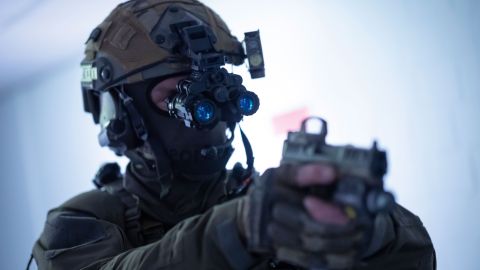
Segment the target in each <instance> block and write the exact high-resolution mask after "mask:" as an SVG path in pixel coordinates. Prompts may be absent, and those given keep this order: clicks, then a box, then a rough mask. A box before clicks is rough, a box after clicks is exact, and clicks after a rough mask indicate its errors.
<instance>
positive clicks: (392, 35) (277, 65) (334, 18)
mask: <svg viewBox="0 0 480 270" xmlns="http://www.w3.org/2000/svg"><path fill="white" fill-rule="evenodd" d="M47 3H49V2H48V1H47ZM50 3H51V2H50ZM82 3H83V2H82ZM85 3H86V4H80V3H75V5H92V4H93V3H95V1H91V2H88V1H85ZM207 3H209V4H210V5H211V6H212V7H213V8H214V9H215V10H216V11H217V12H218V13H220V14H222V16H223V18H225V20H226V21H227V23H229V25H230V28H231V29H232V30H233V31H234V33H235V34H237V36H239V37H240V36H243V32H244V31H249V30H256V29H260V30H261V35H262V42H263V45H264V53H265V58H266V64H267V77H266V78H264V79H260V80H256V81H250V80H247V87H248V88H249V89H252V90H255V91H256V92H257V93H258V94H259V96H260V98H261V104H262V105H261V109H260V111H259V112H258V113H257V114H256V115H255V116H253V117H249V118H247V119H246V120H245V122H244V123H243V124H242V125H243V126H244V129H245V130H246V132H247V134H248V135H249V138H250V140H251V141H252V144H253V147H254V150H255V156H256V164H257V167H258V168H259V169H260V170H264V169H265V168H267V167H269V166H275V165H276V164H278V160H279V158H280V153H281V143H282V140H283V139H284V135H278V134H275V133H274V132H273V130H274V126H273V124H272V118H273V117H275V116H278V115H280V114H282V113H285V112H289V111H292V110H295V109H298V108H306V109H307V110H308V111H309V112H310V113H312V114H317V115H321V116H324V117H325V118H326V119H327V120H328V121H329V132H330V134H329V137H328V138H329V140H330V142H331V143H336V144H345V143H353V144H357V145H359V146H369V145H370V144H371V142H372V140H373V139H378V140H379V142H380V145H381V146H382V147H384V148H386V149H387V151H388V154H389V162H390V171H389V174H388V177H387V179H386V181H387V186H388V187H389V188H390V189H392V190H393V191H394V193H395V194H396V195H397V199H398V201H399V202H400V203H402V204H403V205H405V206H406V207H408V208H409V209H411V210H412V211H413V212H415V213H416V214H418V215H419V216H420V217H421V218H422V220H423V221H424V223H425V225H426V227H427V229H428V230H429V232H430V234H431V236H432V238H433V241H434V244H435V247H436V249H437V255H438V264H439V269H472V270H473V269H477V267H476V261H475V256H476V255H478V252H479V250H480V231H479V230H478V228H479V227H480V214H479V213H480V195H479V189H480V187H479V185H480V182H479V180H480V179H479V177H480V171H479V170H480V141H479V139H478V135H479V134H480V121H478V119H477V117H478V116H479V115H480V28H479V25H480V2H478V1H474V0H472V1H448V0H435V1H434V0H428V1H427V0H425V1H421V2H420V1H407V0H405V1H401V0H396V1H369V2H365V1H314V0H310V1H307V0H304V1H262V2H260V1H246V0H244V1H235V2H233V1H228V2H227V1H220V0H214V1H208V2H207ZM71 4H72V5H70V7H68V5H66V7H65V9H68V8H70V9H72V10H75V8H76V7H75V6H74V5H73V2H72V3H71ZM78 8H79V7H77V9H78ZM92 10H93V9H92ZM92 12H93V11H92ZM102 12H103V11H102ZM102 14H103V15H102ZM102 14H97V15H95V16H97V17H99V18H101V17H104V15H106V14H104V12H103V13H102ZM83 23H85V24H86V26H85V28H88V29H91V28H93V27H94V25H95V24H96V23H97V21H85V22H83ZM38 24H39V27H40V26H41V22H38ZM3 37H4V36H3ZM0 38H2V35H1V34H0ZM57 38H58V39H59V40H61V39H62V36H58V37H57ZM83 39H84V37H83V36H82V40H83ZM0 41H1V40H0ZM0 44H2V43H0ZM1 46H2V45H0V51H2V50H1V49H3V48H2V47H1ZM32 46H34V44H32ZM65 50H69V51H72V52H73V51H76V52H77V54H75V55H74V56H69V55H72V54H71V53H63V54H62V53H59V54H60V55H63V56H62V57H63V58H61V59H56V60H55V61H54V62H55V63H58V64H55V65H54V67H53V68H49V69H48V70H47V71H44V72H42V73H38V72H37V73H35V74H34V75H32V74H27V75H28V76H27V75H24V77H23V79H22V80H20V81H17V83H15V84H9V85H0V89H2V90H6V91H2V94H0V124H1V125H0V126H1V129H0V131H1V132H0V134H1V135H0V136H1V137H0V149H2V151H0V169H1V170H0V171H1V172H2V173H3V177H4V179H5V180H3V181H2V182H1V183H2V188H1V191H0V192H1V194H0V202H1V204H0V205H1V214H2V216H3V217H2V218H1V219H0V224H1V228H2V230H1V232H0V238H2V239H4V241H3V244H1V245H0V246H1V249H0V254H1V255H0V265H1V266H2V267H1V268H2V269H20V268H23V267H24V263H25V262H26V260H27V257H28V254H29V250H30V247H31V245H32V243H33V241H34V240H35V238H36V237H37V236H38V234H39V233H40V231H41V228H42V226H43V221H44V218H45V214H46V211H47V209H49V208H52V207H54V206H56V205H58V204H59V203H61V202H62V201H64V200H65V199H67V198H68V197H70V196H72V195H74V194H76V193H78V192H80V191H83V190H87V189H89V188H91V187H92V185H91V184H90V179H91V178H92V177H93V174H94V173H95V172H96V168H97V167H98V165H99V164H100V163H101V162H103V161H110V160H112V159H113V158H114V156H113V155H112V154H111V153H109V152H108V150H106V149H101V148H99V147H98V146H97V142H96V135H97V133H98V128H97V127H95V126H93V124H92V123H93V122H92V121H91V118H90V116H89V115H86V114H84V113H83V112H82V106H81V95H80V89H79V84H78V81H79V74H80V73H79V70H78V63H79V61H80V59H81V50H82V46H81V44H78V47H69V48H65ZM39 61H40V60H39ZM40 64H41V65H44V66H48V65H49V64H48V63H46V62H44V63H40ZM50 66H52V65H51V64H50ZM9 68H10V69H11V68H15V67H11V66H9V67H6V66H1V67H0V71H2V72H3V70H4V69H9ZM16 70H17V71H18V72H21V71H22V69H21V68H18V67H17V69H16ZM235 71H238V72H240V71H242V69H241V68H235ZM242 74H246V73H242ZM245 78H248V75H246V76H245ZM243 158H244V157H243V150H242V146H241V144H240V143H238V145H237V153H236V156H234V159H235V160H238V159H240V160H243Z"/></svg>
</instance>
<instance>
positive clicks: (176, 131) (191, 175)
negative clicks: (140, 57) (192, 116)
mask: <svg viewBox="0 0 480 270" xmlns="http://www.w3.org/2000/svg"><path fill="white" fill-rule="evenodd" d="M156 83H158V81H156V82H141V83H137V84H132V85H129V86H127V87H126V88H125V92H126V94H127V95H128V96H130V97H131V98H132V99H133V102H134V105H135V107H136V109H137V111H138V112H139V114H140V115H141V117H142V119H143V121H144V124H145V126H146V129H147V132H148V139H147V141H146V143H145V145H144V146H143V147H141V148H139V149H137V151H141V152H142V154H143V157H144V158H146V159H149V160H151V161H153V162H155V164H156V170H157V175H158V176H162V175H167V174H174V175H179V176H183V177H182V178H187V179H191V180H201V179H203V178H211V177H210V176H211V175H213V174H217V173H218V172H221V171H222V170H223V169H224V168H225V165H226V163H227V161H228V159H229V158H230V156H231V154H232V152H233V148H232V147H231V138H227V136H226V130H227V125H226V123H224V122H220V123H218V124H217V125H216V126H215V127H213V128H212V129H211V130H196V129H192V128H188V127H185V125H184V123H183V122H182V121H181V120H178V119H174V118H171V117H169V116H168V114H167V113H166V112H164V111H162V110H160V109H159V108H158V107H157V106H155V104H154V103H153V101H152V100H151V93H150V91H151V90H152V88H153V86H154V85H155V84H156Z"/></svg>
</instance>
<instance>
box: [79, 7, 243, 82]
mask: <svg viewBox="0 0 480 270" xmlns="http://www.w3.org/2000/svg"><path fill="white" fill-rule="evenodd" d="M188 24H199V25H206V26H208V29H209V30H210V31H212V34H213V36H214V38H215V40H214V41H213V46H214V47H215V49H216V50H217V51H219V52H223V53H225V54H226V55H227V56H229V57H228V59H227V62H229V63H232V64H235V65H239V64H242V63H243V60H244V58H245V56H244V52H243V48H242V45H241V43H240V42H239V41H238V40H237V38H236V37H234V36H232V35H231V33H230V30H229V29H228V27H227V25H226V24H225V23H224V22H223V20H222V19H221V18H220V17H219V16H218V15H217V14H216V13H215V12H214V11H212V10H211V9H210V8H208V7H206V6H205V5H203V4H202V3H200V2H198V1H195V0H189V1H162V0H148V1H147V0H145V1H129V2H126V3H123V4H120V5H118V6H117V8H115V9H114V10H113V11H112V12H111V14H110V15H109V16H108V17H107V18H106V19H105V20H104V21H103V22H102V23H101V24H100V25H99V26H98V27H96V28H95V29H94V30H93V31H92V33H91V34H90V37H89V38H88V40H87V42H86V48H85V58H84V59H83V61H82V63H81V65H82V68H83V77H82V87H84V88H86V89H92V90H95V91H102V90H105V89H108V88H109V87H112V86H116V85H120V84H125V83H135V82H139V81H144V80H147V79H150V78H154V77H160V76H165V75H170V74H174V73H179V72H185V71H189V70H190V68H191V63H190V61H189V59H187V58H185V57H184V56H182V55H180V54H179V49H180V48H179V47H180V46H181V44H180V43H181V40H180V39H179V37H178V31H179V29H181V28H182V27H185V26H186V25H188Z"/></svg>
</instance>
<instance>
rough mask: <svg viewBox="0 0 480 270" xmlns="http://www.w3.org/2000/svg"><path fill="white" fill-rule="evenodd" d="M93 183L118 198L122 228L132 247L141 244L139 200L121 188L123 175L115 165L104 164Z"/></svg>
mask: <svg viewBox="0 0 480 270" xmlns="http://www.w3.org/2000/svg"><path fill="white" fill-rule="evenodd" d="M93 183H94V184H95V186H97V188H98V189H100V190H102V191H104V192H105V193H108V194H110V195H113V196H115V197H117V198H119V199H120V200H121V201H122V203H123V205H124V206H125V209H124V215H123V216H124V225H125V226H124V228H125V232H126V233H127V236H128V238H129V240H130V242H131V243H132V244H133V245H134V246H139V245H141V244H142V243H143V234H142V226H141V224H140V214H141V213H140V200H139V198H138V196H137V195H135V194H132V193H130V192H128V191H127V190H126V189H125V188H124V187H123V175H122V173H121V172H120V166H118V164H117V163H106V164H104V165H103V166H101V167H100V169H99V170H98V172H97V174H96V175H95V178H94V179H93Z"/></svg>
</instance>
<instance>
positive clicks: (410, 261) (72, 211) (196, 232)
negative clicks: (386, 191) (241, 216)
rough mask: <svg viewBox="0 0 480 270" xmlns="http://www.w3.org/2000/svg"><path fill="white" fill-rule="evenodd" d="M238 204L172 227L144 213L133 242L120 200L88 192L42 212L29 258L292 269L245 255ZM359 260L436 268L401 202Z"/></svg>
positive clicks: (92, 265) (44, 263)
mask: <svg viewBox="0 0 480 270" xmlns="http://www.w3.org/2000/svg"><path fill="white" fill-rule="evenodd" d="M215 190H222V189H215ZM215 190H214V191H212V192H219V191H215ZM210 195H211V194H205V196H210ZM241 200H242V197H239V198H236V199H232V200H228V201H225V202H219V203H217V204H216V205H213V206H211V207H209V209H208V210H206V211H205V212H203V213H199V214H196V215H193V216H191V217H189V218H186V219H183V220H182V221H180V222H178V223H177V224H175V225H173V224H172V225H171V226H166V225H165V224H164V222H162V221H161V220H156V219H155V218H151V217H150V216H149V215H148V214H147V213H145V212H142V213H141V215H140V217H139V224H140V225H141V228H142V229H141V233H142V235H143V238H142V240H141V241H140V242H138V241H136V242H137V243H134V242H135V241H132V240H131V237H129V230H130V229H131V228H129V226H130V225H129V224H128V222H126V221H125V211H127V210H128V209H127V207H126V206H125V204H124V203H123V202H122V200H121V198H120V197H119V196H116V195H115V194H111V193H108V192H105V191H101V190H92V191H89V192H86V193H82V194H80V195H78V196H76V197H74V198H72V199H70V200H69V201H67V202H65V203H64V204H62V205H61V206H60V207H58V208H55V209H53V210H51V211H50V212H49V213H48V216H47V221H46V223H45V227H44V231H43V232H42V234H41V236H40V238H39V239H38V241H37V242H36V243H35V245H34V248H33V255H34V258H35V261H36V262H37V265H38V267H39V269H51V270H56V269H68V270H73V269H125V270H126V269H189V270H190V269H199V270H200V269H222V270H223V269H297V268H294V267H288V266H287V267H286V268H283V267H282V266H277V267H276V268H275V266H273V265H274V264H273V263H272V261H271V260H269V259H268V258H263V257H261V256H258V255H255V254H251V253H249V252H248V251H247V249H246V247H245V245H244V243H243V242H242V240H241V239H240V237H239V233H238V230H237V225H236V223H237V216H236V212H237V207H238V206H239V202H240V201H241ZM363 257H364V258H363V259H362V261H361V262H359V264H358V266H356V267H355V269H422V270H427V269H428V270H431V269H436V258H435V251H434V249H433V245H432V242H431V240H430V237H429V236H428V233H427V231H426V229H425V228H424V226H423V225H422V222H421V221H420V219H419V218H418V217H417V216H415V215H413V214H412V213H410V212H409V211H407V210H406V209H404V208H403V207H401V206H399V205H397V206H396V208H395V209H394V210H393V211H392V212H391V213H390V214H389V215H388V216H383V217H382V218H381V219H378V220H376V229H375V233H374V236H373V241H372V244H371V246H370V249H369V250H368V251H367V252H366V253H365V254H364V256H363Z"/></svg>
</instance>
